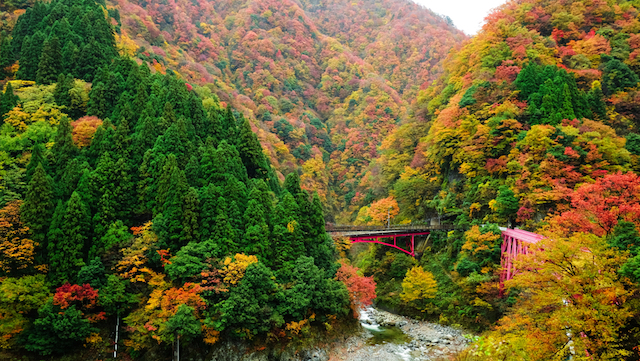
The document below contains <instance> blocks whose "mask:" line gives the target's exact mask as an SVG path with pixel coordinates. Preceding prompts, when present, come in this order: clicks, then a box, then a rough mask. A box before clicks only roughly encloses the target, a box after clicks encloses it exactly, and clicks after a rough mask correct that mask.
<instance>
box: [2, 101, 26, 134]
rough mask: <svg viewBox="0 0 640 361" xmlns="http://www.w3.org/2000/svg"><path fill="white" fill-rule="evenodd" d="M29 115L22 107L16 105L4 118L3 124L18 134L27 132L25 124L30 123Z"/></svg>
mask: <svg viewBox="0 0 640 361" xmlns="http://www.w3.org/2000/svg"><path fill="white" fill-rule="evenodd" d="M30 120H31V115H30V114H29V113H27V112H25V111H23V110H22V105H20V104H18V105H16V107H15V108H13V109H11V110H10V111H9V112H8V113H7V114H6V118H5V120H4V121H5V123H9V124H11V126H13V127H14V128H16V130H17V131H18V132H20V133H22V132H24V131H25V130H27V123H31V121H30Z"/></svg>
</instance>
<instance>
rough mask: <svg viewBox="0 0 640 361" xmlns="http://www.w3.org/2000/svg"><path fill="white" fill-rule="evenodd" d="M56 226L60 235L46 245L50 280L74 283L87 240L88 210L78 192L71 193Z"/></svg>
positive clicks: (60, 282) (58, 282)
mask: <svg viewBox="0 0 640 361" xmlns="http://www.w3.org/2000/svg"><path fill="white" fill-rule="evenodd" d="M57 226H58V228H59V229H60V232H59V233H60V235H61V237H56V239H55V241H54V240H53V239H52V240H51V242H50V243H49V245H48V250H49V267H50V268H49V269H50V270H51V272H52V274H51V276H52V281H53V282H54V283H55V284H63V283H65V282H69V283H74V282H75V278H76V275H77V274H78V271H79V270H80V268H81V267H82V266H84V261H83V250H84V248H85V247H87V246H88V244H87V241H88V240H89V231H88V230H89V212H88V210H87V207H86V205H85V204H84V203H83V202H82V199H81V198H80V195H79V194H78V192H73V194H72V195H71V198H70V199H69V201H68V202H67V205H66V207H65V211H64V215H63V216H62V218H61V222H60V223H59V224H58V225H57Z"/></svg>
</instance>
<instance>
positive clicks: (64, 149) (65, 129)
mask: <svg viewBox="0 0 640 361" xmlns="http://www.w3.org/2000/svg"><path fill="white" fill-rule="evenodd" d="M72 133H73V129H72V127H71V123H70V122H69V118H67V117H62V119H60V124H58V130H57V132H56V136H55V138H54V142H55V143H54V144H53V146H52V147H51V154H52V155H53V162H54V164H55V167H56V178H59V177H60V175H61V174H62V172H63V170H64V168H65V166H66V164H67V163H68V162H69V161H70V160H71V159H72V158H73V157H74V156H75V155H76V152H77V148H76V145H75V144H74V143H73V135H72Z"/></svg>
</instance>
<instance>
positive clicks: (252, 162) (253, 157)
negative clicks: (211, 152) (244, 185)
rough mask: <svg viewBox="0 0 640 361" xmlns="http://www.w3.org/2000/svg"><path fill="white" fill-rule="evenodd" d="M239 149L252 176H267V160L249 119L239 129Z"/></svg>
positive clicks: (248, 172)
mask: <svg viewBox="0 0 640 361" xmlns="http://www.w3.org/2000/svg"><path fill="white" fill-rule="evenodd" d="M238 151H239V152H240V157H241V158H242V162H243V163H244V165H245V167H246V168H247V174H248V175H249V177H250V178H266V177H267V160H266V158H265V156H264V153H263V151H262V146H261V145H260V141H258V137H257V136H256V134H255V133H254V132H253V131H252V130H251V125H250V124H249V121H248V120H247V119H245V120H244V122H243V123H242V125H241V127H240V129H239V134H238Z"/></svg>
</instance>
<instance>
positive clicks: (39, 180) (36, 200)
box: [21, 163, 54, 243]
mask: <svg viewBox="0 0 640 361" xmlns="http://www.w3.org/2000/svg"><path fill="white" fill-rule="evenodd" d="M53 204H54V203H53V181H52V179H51V178H50V177H49V176H48V175H47V172H46V171H45V170H44V167H43V166H42V163H38V165H37V166H36V169H35V171H34V172H33V177H32V178H31V180H30V181H29V185H28V187H27V194H26V196H25V200H24V203H23V204H22V209H21V216H22V219H24V222H25V224H26V225H27V226H28V227H29V229H30V230H31V233H32V235H33V239H34V241H36V242H39V243H43V242H44V239H45V236H46V234H47V228H48V227H49V223H50V222H51V212H52V210H53Z"/></svg>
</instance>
